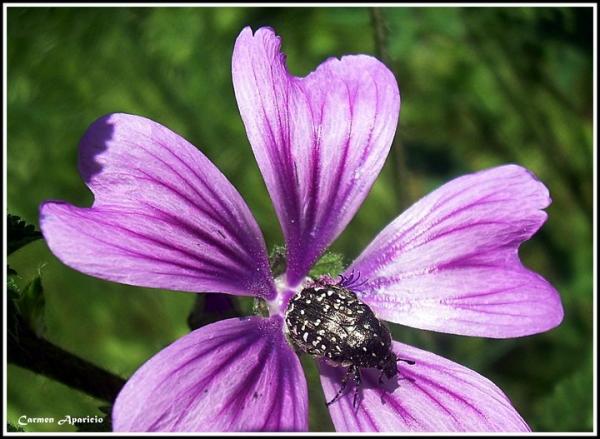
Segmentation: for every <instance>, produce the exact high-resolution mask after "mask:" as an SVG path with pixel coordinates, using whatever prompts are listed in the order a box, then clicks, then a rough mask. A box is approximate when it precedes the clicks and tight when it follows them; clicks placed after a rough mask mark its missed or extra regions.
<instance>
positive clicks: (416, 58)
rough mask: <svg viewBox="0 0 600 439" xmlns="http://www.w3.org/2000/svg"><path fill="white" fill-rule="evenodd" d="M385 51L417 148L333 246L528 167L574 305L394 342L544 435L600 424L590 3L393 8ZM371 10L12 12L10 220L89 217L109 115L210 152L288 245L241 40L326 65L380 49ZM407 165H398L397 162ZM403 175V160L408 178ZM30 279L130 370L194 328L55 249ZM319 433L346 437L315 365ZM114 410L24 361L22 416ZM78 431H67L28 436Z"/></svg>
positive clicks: (35, 260) (546, 244)
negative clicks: (486, 385) (98, 130)
mask: <svg viewBox="0 0 600 439" xmlns="http://www.w3.org/2000/svg"><path fill="white" fill-rule="evenodd" d="M382 12H383V13H382V14H381V15H382V16H383V17H384V19H385V20H386V23H387V24H386V26H387V28H386V30H387V32H388V39H387V57H388V58H387V59H388V60H389V63H390V67H392V68H393V69H394V72H395V74H396V76H397V79H398V83H399V86H400V91H401V95H402V110H401V114H400V124H399V129H398V131H397V134H396V136H397V140H398V144H399V145H400V146H401V148H402V151H403V155H404V168H405V169H403V170H402V173H401V175H398V173H397V172H396V169H398V168H397V167H396V166H395V163H397V162H398V157H399V156H398V155H397V154H396V155H395V157H391V158H389V159H388V161H387V163H386V165H385V167H384V170H383V172H382V174H381V175H380V177H379V178H378V180H377V182H376V184H375V186H374V187H373V190H372V191H371V193H370V195H369V197H368V199H367V200H366V202H365V203H364V205H363V207H362V208H361V210H360V211H359V213H358V214H357V215H356V217H355V218H354V220H353V221H352V222H351V223H350V225H349V227H348V229H347V230H346V232H345V233H344V234H343V235H342V236H341V237H340V238H339V239H338V240H337V241H336V243H335V244H334V246H333V249H334V250H335V251H339V252H341V253H343V254H344V256H345V261H346V263H349V262H350V261H351V260H352V259H353V258H354V257H355V256H357V255H358V253H359V252H360V250H361V249H362V248H364V247H365V245H366V244H368V243H369V241H370V240H371V239H372V238H373V237H374V236H375V235H376V234H377V232H378V231H379V230H381V228H382V227H383V226H385V225H386V224H387V223H389V222H390V220H392V219H393V218H395V217H396V216H397V215H398V214H399V213H400V212H401V211H402V209H403V208H405V207H406V206H407V204H408V203H410V202H412V201H415V200H416V199H418V198H420V197H421V196H423V195H425V194H427V193H428V192H429V191H431V190H432V189H434V188H436V187H437V186H439V185H441V184H442V183H444V182H446V181H447V180H449V179H450V178H452V177H454V176H458V175H460V174H463V173H466V172H472V171H476V170H480V169H483V168H486V167H489V166H494V165H499V164H502V163H507V162H515V163H519V164H521V165H523V166H526V167H528V168H530V169H531V170H533V171H534V172H535V173H536V174H537V175H538V176H539V177H540V179H541V180H542V181H544V183H545V184H546V185H547V186H548V187H549V189H550V193H551V195H552V198H553V204H552V205H551V206H550V207H549V208H548V213H549V219H548V222H547V223H546V224H545V225H544V227H543V229H542V230H541V231H540V232H539V233H538V234H537V235H536V236H535V237H534V238H533V239H532V240H531V241H530V242H527V243H525V244H524V245H523V246H522V248H521V255H522V258H523V260H524V262H525V264H526V265H528V266H529V267H531V268H533V269H534V270H536V271H537V272H539V273H541V274H542V275H543V276H544V277H546V278H547V279H549V280H550V281H551V282H552V283H553V284H554V285H555V286H556V287H557V288H558V290H559V292H560V293H561V296H562V300H563V304H564V308H565V319H564V321H563V323H562V325H561V326H560V327H558V328H557V329H554V330H552V331H550V332H547V333H544V334H539V335H535V336H530V337H523V338H519V339H510V340H493V339H483V338H469V337H460V336H452V335H445V334H437V333H432V332H427V331H419V330H414V329H411V328H405V327H401V326H397V325H394V326H393V328H392V330H393V335H394V338H395V339H396V340H399V341H402V342H405V343H410V344H413V345H415V346H417V347H420V348H423V349H428V350H431V351H433V352H435V353H437V354H440V355H443V356H445V357H447V358H449V359H451V360H454V361H456V362H459V363H461V364H464V365H466V366H468V367H470V368H472V369H474V370H476V371H478V372H480V373H481V374H483V375H484V376H486V377H488V378H490V379H491V380H492V381H494V382H495V383H496V384H497V385H498V386H499V387H500V388H502V389H503V391H504V392H505V393H506V394H507V395H508V396H509V398H510V399H511V400H512V401H513V403H514V405H515V406H516V407H517V409H518V410H519V412H520V413H521V414H522V416H523V417H524V418H525V420H526V421H527V422H528V423H529V425H530V426H531V427H532V429H533V430H534V431H590V430H592V428H593V426H592V423H593V418H592V417H593V415H592V413H593V402H592V387H593V382H592V381H593V378H592V377H593V373H592V370H593V356H592V330H593V319H592V305H593V299H592V297H593V293H592V278H593V273H592V239H593V238H592V159H593V157H592V156H593V153H592V133H593V127H592V120H593V111H592V62H593V61H592V51H593V47H592V14H593V10H592V9H591V8H545V7H541V8H463V9H460V8H389V9H388V8H386V9H385V10H383V11H382ZM371 13H372V11H371V10H369V9H368V8H225V7H222V8H204V9H202V8H200V9H192V8H169V9H161V8H22V7H10V8H9V9H8V41H7V42H8V54H7V56H8V97H7V99H8V126H7V129H8V163H7V165H8V187H7V192H8V211H9V212H10V213H13V214H17V215H20V216H22V217H23V218H24V219H26V220H28V221H29V222H31V223H33V224H36V225H37V224H38V213H37V209H38V205H39V203H40V202H42V201H44V200H46V199H63V200H68V201H69V202H72V203H74V204H77V205H82V206H84V205H90V204H91V202H92V197H91V194H90V192H89V191H88V190H87V188H86V187H85V185H84V184H83V183H82V181H81V180H80V177H79V175H78V172H77V168H76V160H77V144H78V141H79V139H80V137H81V136H82V135H83V133H84V132H85V130H86V128H87V127H88V125H89V124H90V123H91V122H93V121H94V120H95V119H96V118H98V117H99V116H102V115H104V114H106V113H110V112H117V111H122V112H128V113H134V114H139V115H143V116H146V117H149V118H151V119H154V120H156V121H159V122H160V123H162V124H164V125H166V126H168V127H170V128H171V129H173V130H175V131H176V132H178V133H180V134H181V135H183V136H184V137H186V138H187V139H188V140H190V141H191V142H192V143H193V144H195V145H196V146H198V147H199V148H200V149H201V150H202V151H203V152H204V153H205V154H206V155H207V156H208V157H209V158H210V159H211V160H212V161H213V162H214V163H215V164H216V165H217V166H218V167H219V168H220V169H221V170H222V171H223V172H224V174H225V175H226V176H227V177H228V178H229V179H230V181H231V182H232V183H233V184H234V185H235V186H236V187H237V188H238V190H239V191H240V192H241V194H242V195H243V197H244V198H245V199H246V201H247V203H248V204H249V206H250V208H251V209H252V211H253V213H254V215H255V216H256V218H257V220H258V222H259V224H260V226H261V228H262V230H263V233H264V235H265V239H266V241H267V243H268V245H269V248H272V247H273V246H274V245H276V244H280V243H281V241H282V240H281V232H280V228H279V225H278V223H277V220H276V216H275V213H274V210H273V208H272V206H271V202H270V199H269V197H268V194H267V191H266V189H265V186H264V183H263V181H262V178H261V176H260V173H259V171H258V168H257V166H256V165H255V162H254V158H253V156H252V152H251V150H250V147H249V144H248V140H247V138H246V135H245V132H244V128H243V125H242V122H241V119H240V116H239V113H238V110H237V105H236V101H235V98H234V94H233V87H232V83H231V67H230V66H231V53H232V48H233V44H234V41H235V38H236V36H237V35H238V33H239V32H240V30H241V29H242V28H243V27H244V26H246V25H251V26H252V27H253V28H256V27H258V26H261V25H270V26H272V27H274V28H275V29H276V30H277V32H278V33H279V34H280V35H281V36H282V37H283V48H284V51H285V52H286V53H287V54H288V66H289V68H290V69H291V71H292V73H294V74H295V75H298V76H303V75H305V74H307V73H308V72H310V71H311V70H313V69H314V68H315V67H316V66H317V65H318V64H319V63H320V62H321V61H323V60H324V59H325V58H327V57H329V56H340V55H343V54H347V53H368V54H378V53H379V50H378V48H377V47H376V44H375V37H374V27H373V24H372V21H371V18H372V17H371ZM401 156H402V155H400V157H401ZM400 169H402V167H400ZM9 262H10V264H11V267H13V268H15V269H16V270H17V271H18V272H19V276H20V277H19V278H18V282H20V283H22V284H24V283H26V282H27V281H28V280H29V279H31V278H32V277H33V276H35V275H36V274H37V272H38V270H41V273H42V280H43V284H44V288H45V294H46V309H45V316H46V322H47V331H46V337H47V338H48V339H49V340H51V341H52V342H54V343H56V344H57V345H59V346H61V347H63V348H65V349H67V350H70V351H71V352H73V353H76V354H77V355H79V356H81V357H82V358H85V359H88V360H90V361H92V362H94V363H95V364H97V365H99V366H102V367H104V368H106V369H108V370H110V371H112V372H114V373H116V374H119V375H121V376H123V377H128V376H129V375H131V374H132V373H133V372H134V371H135V370H136V368H137V367H138V366H139V365H140V364H141V363H143V362H144V361H145V360H146V359H148V358H149V357H150V356H152V355H153V354H155V353H156V352H158V351H159V350H160V349H161V348H163V347H164V346H166V345H167V344H169V343H171V342H172V341H174V340H175V339H177V338H178V337H180V336H182V335H184V334H186V333H187V332H188V327H187V325H186V317H187V315H188V313H189V311H190V309H191V307H192V304H193V301H194V295H192V294H187V293H176V292H168V291H158V290H152V289H144V288H136V287H129V286H124V285H118V284H115V283H110V282H105V281H102V280H99V279H95V278H91V277H88V276H85V275H82V274H80V273H78V272H75V271H73V270H71V269H70V268H68V267H66V266H64V265H62V264H61V263H60V262H59V261H58V260H57V259H56V258H55V257H54V256H53V255H52V254H51V253H50V252H49V250H48V248H47V247H46V245H45V243H44V242H43V241H37V242H35V243H33V244H30V245H28V246H27V247H25V248H23V249H21V250H19V251H18V252H16V253H14V254H13V255H11V257H10V259H9ZM303 365H304V366H305V368H306V371H307V374H308V377H309V392H310V401H311V404H310V428H311V430H313V431H328V430H332V428H333V427H332V424H331V421H330V419H329V415H328V413H327V410H326V407H325V404H324V398H323V395H322V391H321V388H320V384H319V381H318V376H317V373H316V368H315V366H314V364H313V362H312V360H310V359H309V358H304V359H303ZM103 404H104V403H103V402H101V401H99V400H95V399H93V398H91V397H89V396H87V395H85V394H83V393H80V392H78V391H76V390H73V389H70V388H68V387H66V386H64V385H62V384H59V383H57V382H54V381H52V380H49V379H46V378H44V377H42V376H39V375H35V374H33V373H31V372H29V371H27V370H24V369H21V368H18V367H16V366H12V365H11V366H9V368H8V419H9V421H10V422H12V423H15V422H16V419H17V418H18V417H19V416H20V415H22V414H26V415H28V416H36V417H42V416H53V417H56V418H61V417H63V416H64V415H66V414H70V415H71V416H86V415H99V416H100V415H101V412H100V411H99V410H98V407H99V406H101V405H103ZM57 429H62V430H73V427H69V426H62V427H59V426H57V425H56V424H49V425H44V424H42V425H29V426H27V427H25V430H26V431H56V430H57Z"/></svg>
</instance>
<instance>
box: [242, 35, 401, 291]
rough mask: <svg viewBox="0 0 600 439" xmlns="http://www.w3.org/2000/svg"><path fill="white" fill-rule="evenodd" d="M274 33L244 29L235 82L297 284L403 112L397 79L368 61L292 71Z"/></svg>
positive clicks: (357, 195) (349, 207)
mask: <svg viewBox="0 0 600 439" xmlns="http://www.w3.org/2000/svg"><path fill="white" fill-rule="evenodd" d="M280 49H281V39H280V37H278V36H276V35H275V33H274V32H273V30H272V29H269V28H260V29H258V30H257V31H256V32H255V33H254V34H252V31H251V30H250V28H246V29H244V30H243V31H242V33H241V34H240V36H239V37H238V39H237V41H236V44H235V49H234V53H233V63H232V71H233V83H234V88H235V94H236V98H237V101H238V106H239V108H240V113H241V115H242V119H243V121H244V125H245V127H246V131H247V133H248V138H249V140H250V144H251V145H252V149H253V151H254V155H255V157H256V160H257V162H258V165H259V167H260V170H261V172H262V175H263V178H264V180H265V182H266V185H267V188H268V190H269V193H270V195H271V199H272V200H273V203H274V206H275V210H276V212H277V215H278V217H279V221H280V223H281V226H282V229H283V232H284V236H285V240H286V247H287V251H288V265H287V280H288V283H289V284H290V285H295V284H297V283H298V282H299V281H300V280H301V279H302V278H303V277H304V276H305V275H306V274H307V273H308V271H309V269H310V267H311V266H312V264H314V263H315V262H316V260H317V259H318V257H319V256H320V255H321V254H322V252H323V251H324V250H325V249H326V248H327V247H328V246H329V245H330V244H331V242H332V241H333V240H334V239H335V238H337V236H338V235H339V234H340V233H341V232H342V230H343V229H344V228H345V227H346V225H347V224H348V222H349V221H350V220H351V219H352V217H353V216H354V214H355V212H356V211H357V209H358V208H359V207H360V205H361V203H362V201H363V200H364V198H365V197H366V196H367V194H368V192H369V190H370V188H371V186H372V184H373V182H374V181H375V178H376V177H377V175H378V174H379V171H380V170H381V167H382V166H383V163H384V161H385V158H386V156H387V154H388V151H389V148H390V145H391V142H392V138H393V136H394V132H395V130H396V125H397V121H398V112H399V109H400V95H399V91H398V85H397V83H396V80H395V78H394V75H393V74H392V73H391V72H390V71H389V70H388V69H387V67H385V66H384V65H383V64H382V63H381V62H379V61H378V60H377V59H375V58H373V57H370V56H366V55H350V56H344V57H342V58H341V59H337V58H330V59H328V60H326V61H325V62H323V63H322V64H321V65H320V66H319V67H318V68H317V69H316V70H315V71H314V72H312V73H311V74H309V75H308V76H306V77H305V78H299V77H295V76H293V75H291V74H290V73H289V72H288V70H287V67H286V65H285V57H284V56H283V54H282V53H281V51H280Z"/></svg>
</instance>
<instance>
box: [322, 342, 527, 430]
mask: <svg viewBox="0 0 600 439" xmlns="http://www.w3.org/2000/svg"><path fill="white" fill-rule="evenodd" d="M393 349H394V352H395V353H396V355H397V356H398V357H399V358H405V359H410V360H414V361H415V364H414V365H406V364H404V363H398V374H399V375H398V382H397V384H396V385H395V386H392V387H391V388H390V386H382V385H380V384H378V376H379V373H378V371H375V370H373V369H369V370H363V372H362V379H363V384H364V386H363V387H362V390H361V391H360V393H359V395H360V397H359V398H358V403H357V406H356V407H354V406H353V390H354V389H353V388H351V389H350V391H349V392H347V393H345V394H344V396H342V397H341V398H340V399H339V400H338V401H337V402H335V403H333V404H331V405H330V406H329V412H330V414H331V417H332V420H333V424H334V425H335V428H336V430H337V431H363V432H366V431H386V432H517V431H518V432H523V431H530V430H529V427H528V426H527V424H526V423H525V421H523V419H522V418H521V416H520V415H519V414H518V413H517V411H516V410H515V409H514V407H513V406H512V404H511V403H510V401H509V400H508V398H507V397H506V396H505V395H504V394H503V393H502V391H501V390H500V389H498V387H496V386H495V385H494V383H492V382H491V381H489V380H488V379H486V378H484V377H482V376H481V375H479V374H478V373H476V372H474V371H472V370H470V369H467V368H466V367H464V366H461V365H459V364H456V363H454V362H452V361H449V360H446V359H445V358H442V357H439V356H437V355H434V354H432V353H430V352H426V351H422V350H420V349H416V348H413V347H411V346H407V345H404V344H402V343H397V342H393ZM343 373H344V371H343V368H333V367H330V366H327V365H325V364H322V365H321V383H322V384H323V389H324V391H325V397H326V398H327V400H330V399H332V398H333V396H334V395H335V394H336V392H337V391H338V390H339V388H340V386H341V379H342V377H343Z"/></svg>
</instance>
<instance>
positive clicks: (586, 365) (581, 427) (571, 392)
mask: <svg viewBox="0 0 600 439" xmlns="http://www.w3.org/2000/svg"><path fill="white" fill-rule="evenodd" d="M593 389H594V382H593V366H592V357H591V356H589V357H588V360H587V361H585V362H583V363H581V364H579V366H578V367H577V370H576V371H575V372H573V373H572V374H571V375H569V376H567V377H566V378H563V379H562V380H561V381H559V382H558V383H557V384H556V385H555V386H554V389H553V390H552V391H551V392H550V393H549V394H548V395H546V396H545V397H543V398H541V399H540V401H539V402H538V404H536V407H535V413H536V414H537V415H536V417H535V419H536V420H537V421H536V425H535V427H537V428H535V429H534V430H539V431H554V432H556V431H563V432H564V431H569V432H581V431H592V428H593Z"/></svg>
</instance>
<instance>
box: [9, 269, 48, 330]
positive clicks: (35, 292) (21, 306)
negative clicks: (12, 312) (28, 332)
mask: <svg viewBox="0 0 600 439" xmlns="http://www.w3.org/2000/svg"><path fill="white" fill-rule="evenodd" d="M15 303H16V305H17V308H18V311H19V314H20V315H21V317H22V318H23V320H25V322H26V323H27V324H28V325H29V327H30V328H31V329H32V330H33V331H34V332H35V333H36V335H37V336H38V337H40V336H42V334H43V333H44V332H45V331H46V320H45V319H44V308H45V305H46V300H45V298H44V287H43V286H42V277H41V275H38V276H36V277H35V278H34V279H33V280H32V281H31V282H30V283H29V284H27V286H26V287H25V288H23V291H22V292H21V295H20V297H19V299H17V301H16V302H15Z"/></svg>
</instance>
